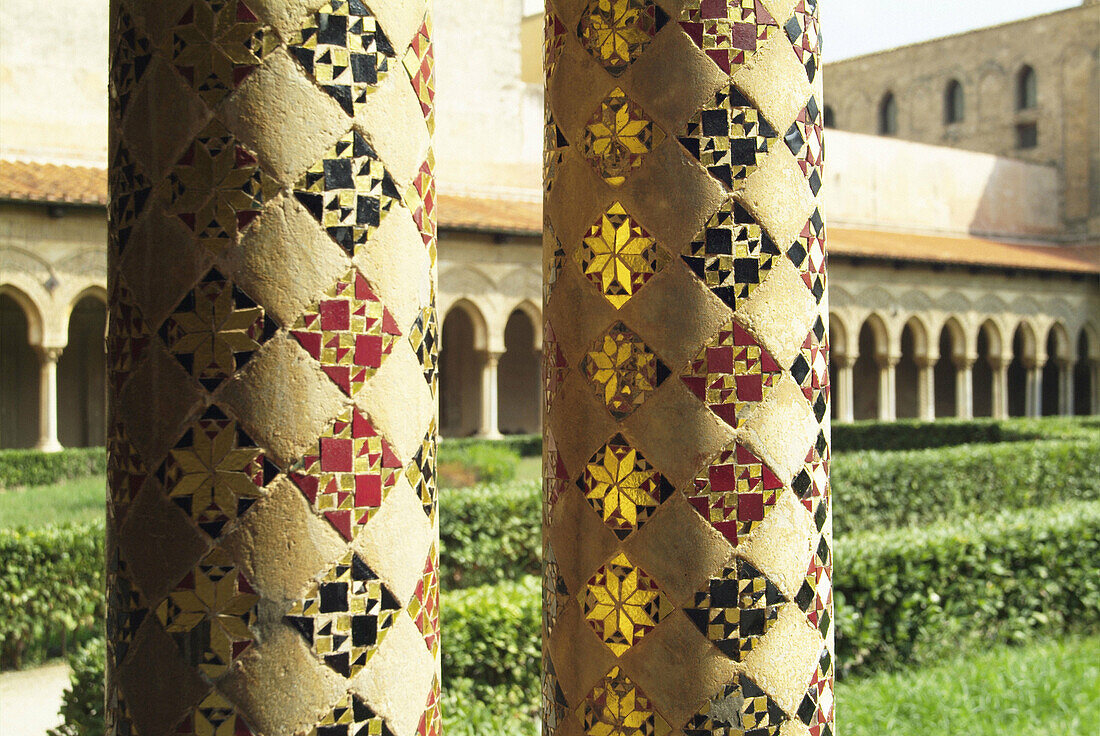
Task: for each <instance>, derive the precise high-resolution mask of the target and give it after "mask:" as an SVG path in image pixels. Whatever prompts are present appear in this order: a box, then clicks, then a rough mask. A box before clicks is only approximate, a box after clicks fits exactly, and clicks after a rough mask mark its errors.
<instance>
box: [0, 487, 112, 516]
mask: <svg viewBox="0 0 1100 736" xmlns="http://www.w3.org/2000/svg"><path fill="white" fill-rule="evenodd" d="M106 497H107V480H106V479H105V478H104V477H103V476H101V475H95V476H91V477H89V478H79V479H76V480H67V481H62V482H61V483H56V484H54V485H50V486H32V487H29V488H15V489H7V490H0V527H14V526H42V525H44V524H62V523H64V522H67V521H91V520H93V519H102V518H103V517H104V515H105V514H106Z"/></svg>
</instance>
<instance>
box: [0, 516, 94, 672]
mask: <svg viewBox="0 0 1100 736" xmlns="http://www.w3.org/2000/svg"><path fill="white" fill-rule="evenodd" d="M103 568H104V562H103V524H102V523H97V524H71V525H65V526H56V527H44V528H41V529H23V530H20V529H0V664H3V665H5V666H7V665H9V664H11V665H15V666H17V667H18V666H20V665H21V664H23V663H24V662H27V661H40V660H42V659H44V658H46V657H47V656H52V655H56V654H59V653H63V652H64V651H65V649H66V648H67V647H68V645H70V644H74V643H79V642H81V641H84V640H87V639H88V638H89V637H90V636H92V634H93V633H94V632H95V630H96V629H97V628H98V627H99V626H100V625H101V623H100V622H102V621H103V617H104V614H105V605H104V599H103V585H104V581H103Z"/></svg>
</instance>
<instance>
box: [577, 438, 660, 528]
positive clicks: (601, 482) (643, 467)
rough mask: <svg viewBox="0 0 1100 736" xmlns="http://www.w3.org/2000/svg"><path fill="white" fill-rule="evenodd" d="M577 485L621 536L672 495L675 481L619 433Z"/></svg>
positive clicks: (597, 456) (592, 462)
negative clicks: (668, 479)
mask: <svg viewBox="0 0 1100 736" xmlns="http://www.w3.org/2000/svg"><path fill="white" fill-rule="evenodd" d="M577 486H578V487H579V488H580V489H581V493H583V494H584V498H585V500H586V501H588V503H589V505H591V506H592V508H593V509H595V510H596V513H598V514H599V515H600V518H601V519H602V520H603V523H604V524H606V525H607V526H608V528H609V529H611V531H613V532H615V536H617V537H619V539H626V537H627V536H629V535H630V533H631V532H632V531H634V530H635V529H639V528H641V527H642V525H643V524H645V523H646V521H647V520H648V519H649V517H650V516H652V515H653V512H654V511H656V510H657V507H658V506H660V505H661V504H662V503H664V502H665V500H666V499H667V498H668V497H669V496H670V495H672V491H673V488H672V484H671V483H669V482H668V481H667V480H665V477H664V476H663V475H661V474H660V473H659V472H657V470H656V469H655V468H654V467H653V466H652V465H650V464H649V461H648V460H646V459H645V457H644V456H643V455H642V453H640V452H638V450H636V449H634V448H633V447H631V445H630V443H629V442H627V440H626V438H625V437H623V436H622V435H621V434H617V435H615V436H614V437H612V438H611V440H610V441H609V442H608V443H607V444H606V445H604V446H603V447H601V448H600V449H599V450H597V451H596V454H595V455H593V456H592V458H591V459H590V460H589V461H588V464H587V465H585V468H584V473H582V474H581V477H580V479H578V480H577Z"/></svg>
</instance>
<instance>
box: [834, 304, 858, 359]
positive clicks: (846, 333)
mask: <svg viewBox="0 0 1100 736" xmlns="http://www.w3.org/2000/svg"><path fill="white" fill-rule="evenodd" d="M851 339H852V331H851V330H850V329H848V325H847V323H846V322H845V320H844V318H842V317H841V316H840V315H838V314H837V313H836V312H829V350H830V352H831V353H832V355H833V356H835V357H847V356H849V355H853V354H854V353H855V350H854V349H853V348H854V346H853V345H852V344H851Z"/></svg>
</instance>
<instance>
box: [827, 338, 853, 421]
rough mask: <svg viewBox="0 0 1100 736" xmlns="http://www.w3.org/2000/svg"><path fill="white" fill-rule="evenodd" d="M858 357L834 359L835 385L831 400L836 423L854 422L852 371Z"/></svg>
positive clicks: (850, 356) (843, 356)
mask: <svg viewBox="0 0 1100 736" xmlns="http://www.w3.org/2000/svg"><path fill="white" fill-rule="evenodd" d="M858 359H859V356H858V355H857V356H852V355H842V356H840V357H835V358H833V360H835V361H836V380H837V385H836V386H834V387H833V400H834V401H835V402H836V404H837V421H839V422H854V421H855V420H856V406H855V379H854V375H853V369H854V368H855V365H856V360H858Z"/></svg>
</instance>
